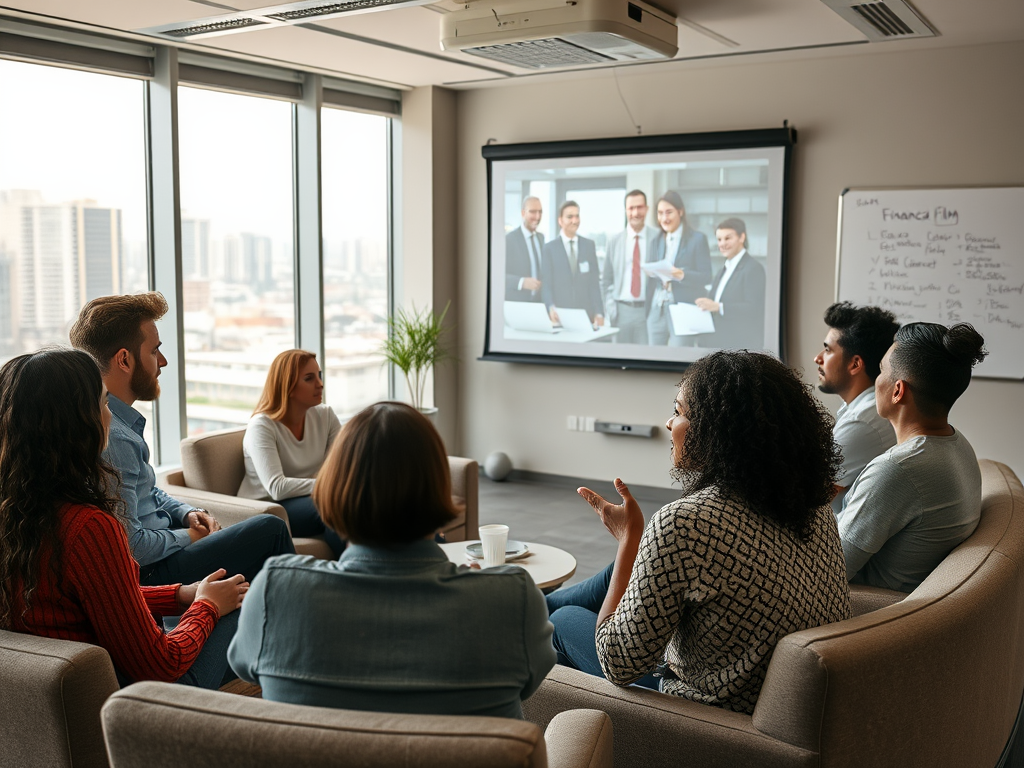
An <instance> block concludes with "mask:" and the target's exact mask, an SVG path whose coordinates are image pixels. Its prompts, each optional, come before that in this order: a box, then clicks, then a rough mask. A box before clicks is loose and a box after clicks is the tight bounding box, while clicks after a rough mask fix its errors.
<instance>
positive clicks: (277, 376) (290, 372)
mask: <svg viewBox="0 0 1024 768" xmlns="http://www.w3.org/2000/svg"><path fill="white" fill-rule="evenodd" d="M310 360H316V355H315V354H314V353H312V352H307V351H306V350H304V349H289V350H286V351H284V352H282V353H281V354H280V355H278V356H277V357H275V358H274V362H272V363H271V364H270V371H269V372H268V373H267V383H266V384H264V385H263V394H261V395H260V401H259V402H258V403H256V408H255V410H253V412H252V413H253V415H254V416H255V415H256V414H257V413H264V414H266V415H267V416H268V417H269V418H271V419H273V420H274V421H280V420H281V419H283V418H284V415H285V413H287V412H288V397H289V396H290V395H291V393H292V390H293V389H294V388H295V385H296V383H298V381H299V371H301V370H302V368H303V366H305V365H306V363H308V362H309V361H310Z"/></svg>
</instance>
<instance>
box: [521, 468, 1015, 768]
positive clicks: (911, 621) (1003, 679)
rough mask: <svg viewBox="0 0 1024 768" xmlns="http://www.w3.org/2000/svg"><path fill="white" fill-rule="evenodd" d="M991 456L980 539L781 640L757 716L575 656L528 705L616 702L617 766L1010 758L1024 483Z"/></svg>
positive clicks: (545, 711) (540, 718) (606, 705)
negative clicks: (610, 673) (580, 664)
mask: <svg viewBox="0 0 1024 768" xmlns="http://www.w3.org/2000/svg"><path fill="white" fill-rule="evenodd" d="M979 464H980V467H981V478H982V505H981V522H980V523H979V524H978V527H977V529H976V530H975V531H974V533H973V534H972V535H971V536H970V538H968V539H967V540H966V541H965V542H963V543H962V544H961V545H960V546H958V547H957V548H956V549H954V550H953V551H952V552H951V553H950V554H949V555H947V556H946V559H945V560H943V561H942V562H941V563H940V564H939V565H938V567H936V569H935V570H934V571H933V572H932V574H931V575H930V576H929V577H928V578H927V579H925V580H924V582H923V583H922V584H921V585H920V586H919V587H918V588H917V589H915V590H914V591H913V592H911V593H910V594H909V595H902V594H900V593H898V592H890V591H888V590H878V589H870V588H856V589H855V590H854V593H853V596H854V609H855V610H854V612H855V614H856V615H855V616H854V618H851V619H847V620H846V621H841V622H837V623H835V624H827V625H825V626H823V627H815V628H813V629H806V630H803V631H801V632H794V633H793V634H791V635H787V636H786V637H784V638H782V640H781V641H780V642H779V644H778V645H777V646H776V648H775V652H774V653H773V655H772V659H771V663H770V664H769V665H768V673H767V676H766V678H765V681H764V687H763V688H762V689H761V696H760V698H759V699H758V702H757V706H756V707H755V708H754V713H753V715H746V714H740V713H738V712H729V711H726V710H724V709H719V708H717V707H710V706H706V705H704V704H697V703H695V702H692V701H686V700H684V699H681V698H677V697H675V696H668V695H666V694H662V693H658V692H657V691H650V690H646V689H640V688H635V687H630V688H618V687H616V686H614V685H612V684H611V683H609V682H608V681H607V680H605V679H604V678H598V677H593V676H591V675H587V674H584V673H583V672H579V671H577V670H574V669H568V668H566V667H562V666H556V667H555V668H554V669H553V670H552V671H551V672H550V674H549V675H548V677H547V678H546V679H545V681H544V682H543V684H542V685H541V687H540V689H539V690H538V691H537V692H536V693H535V694H534V695H533V696H531V697H530V698H529V699H528V700H527V701H525V702H523V713H524V714H525V716H526V718H527V719H528V720H530V721H531V722H534V723H537V724H538V725H540V726H542V727H543V726H544V725H545V724H546V723H547V722H548V721H549V720H550V719H551V717H552V716H554V715H555V714H556V713H558V712H560V711H562V710H572V709H578V708H582V707H586V708H594V709H600V710H602V711H603V712H606V713H608V715H609V717H611V719H612V723H613V724H614V726H615V741H616V743H617V745H618V748H617V750H616V760H615V763H616V766H618V768H629V767H631V766H643V768H659V767H660V766H664V767H665V768H668V767H669V766H672V767H673V768H674V767H675V766H680V765H695V766H696V765H699V766H702V767H703V768H719V767H720V768H727V767H731V766H739V765H743V766H746V765H756V766H775V767H776V768H783V766H788V767H790V768H796V767H797V766H801V767H807V768H812V767H813V768H821V767H822V766H829V767H831V768H860V767H861V766H901V768H902V767H910V768H916V767H917V766H920V767H921V768H925V767H927V768H944V767H947V766H948V768H954V767H955V768H963V767H964V766H977V767H978V768H983V767H986V766H993V765H1003V764H1004V763H1003V762H1002V761H1001V755H1003V754H1004V750H1005V749H1006V748H1007V745H1008V742H1009V741H1010V739H1011V737H1012V735H1013V734H1014V733H1015V729H1016V726H1015V723H1017V722H1018V718H1019V717H1020V712H1021V707H1022V701H1021V693H1022V691H1024V654H1022V652H1021V648H1022V647H1024V569H1022V568H1021V565H1020V564H1021V563H1022V562H1024V485H1022V484H1021V481H1020V480H1019V479H1018V478H1017V476H1016V475H1015V474H1014V473H1013V471H1012V470H1010V468H1009V467H1007V466H1005V465H1003V464H998V463H996V462H993V461H987V460H982V461H981V462H979ZM1010 764H1012V765H1016V763H1010Z"/></svg>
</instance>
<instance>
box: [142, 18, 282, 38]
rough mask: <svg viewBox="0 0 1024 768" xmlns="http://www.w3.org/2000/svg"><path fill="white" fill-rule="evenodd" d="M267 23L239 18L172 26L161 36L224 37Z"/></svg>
mask: <svg viewBox="0 0 1024 768" xmlns="http://www.w3.org/2000/svg"><path fill="white" fill-rule="evenodd" d="M266 23H267V22H265V21H261V20H260V19H248V18H237V19H225V20H224V21H212V22H208V23H205V24H204V23H199V24H195V23H192V24H189V25H188V26H184V27H182V26H177V25H175V26H172V27H171V28H170V29H165V30H163V32H162V33H161V34H164V35H167V36H168V37H178V38H182V37H199V36H200V35H213V34H218V35H223V34H226V33H228V32H240V31H241V30H243V29H248V28H250V27H261V26H263V25H264V24H266Z"/></svg>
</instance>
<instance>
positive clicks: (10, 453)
mask: <svg viewBox="0 0 1024 768" xmlns="http://www.w3.org/2000/svg"><path fill="white" fill-rule="evenodd" d="M102 392H103V380H102V379H101V378H100V370H99V367H98V366H97V364H96V361H95V360H94V359H93V358H92V356H91V355H89V354H88V353H87V352H82V351H79V350H74V349H48V350H43V351H41V352H36V353H35V354H30V355H21V356H20V357H16V358H14V359H13V360H10V361H8V362H7V363H6V364H5V365H4V366H3V367H2V368H0V627H2V628H4V629H9V628H10V627H11V624H12V619H13V615H14V612H15V610H17V607H18V606H19V605H20V606H22V608H23V610H27V609H28V607H29V605H30V602H31V599H32V595H33V593H34V592H35V590H36V587H37V586H38V584H39V575H40V572H39V568H40V552H41V551H43V550H49V551H51V552H52V553H53V555H52V557H51V558H50V564H51V568H52V570H53V574H54V576H55V583H58V584H59V583H60V574H61V571H60V561H61V554H62V547H61V546H60V540H59V538H58V529H59V527H60V514H61V509H62V508H63V507H64V505H65V504H88V505H91V506H94V507H97V508H99V509H101V510H103V511H104V512H106V513H107V514H110V515H113V516H115V517H117V518H118V519H119V520H120V521H121V522H122V524H123V520H124V512H123V502H122V501H121V499H120V495H119V483H120V481H119V478H118V476H117V473H116V472H115V470H114V468H113V467H112V466H110V465H109V464H108V463H107V462H105V461H104V460H103V459H102V458H101V453H102V451H103V449H104V447H105V446H106V442H107V434H106V430H105V429H104V428H103V422H102V420H101V414H100V394H101V393H102Z"/></svg>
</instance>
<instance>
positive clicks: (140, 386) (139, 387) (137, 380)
mask: <svg viewBox="0 0 1024 768" xmlns="http://www.w3.org/2000/svg"><path fill="white" fill-rule="evenodd" d="M131 388H132V394H133V395H135V399H136V400H144V401H149V400H156V399H157V398H158V397H159V396H160V382H159V381H158V380H157V377H156V376H152V375H150V373H149V371H147V370H145V369H144V368H143V367H142V366H141V365H139V364H138V363H137V362H136V365H135V370H134V371H132V380H131Z"/></svg>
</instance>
